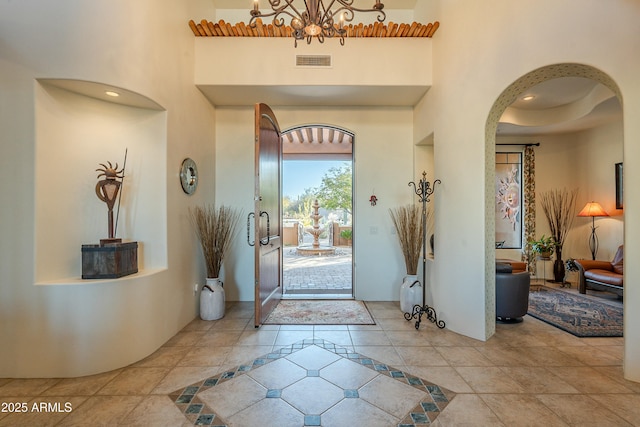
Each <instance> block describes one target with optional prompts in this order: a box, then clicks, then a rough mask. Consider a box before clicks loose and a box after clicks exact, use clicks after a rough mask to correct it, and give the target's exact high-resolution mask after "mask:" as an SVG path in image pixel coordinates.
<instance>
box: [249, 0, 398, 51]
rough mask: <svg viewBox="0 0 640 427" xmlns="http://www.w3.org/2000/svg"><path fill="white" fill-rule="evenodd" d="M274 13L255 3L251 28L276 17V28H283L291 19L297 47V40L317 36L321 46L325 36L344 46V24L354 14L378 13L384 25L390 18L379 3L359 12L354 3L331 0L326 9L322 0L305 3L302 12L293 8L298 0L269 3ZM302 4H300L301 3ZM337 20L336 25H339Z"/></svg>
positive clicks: (309, 42)
mask: <svg viewBox="0 0 640 427" xmlns="http://www.w3.org/2000/svg"><path fill="white" fill-rule="evenodd" d="M268 1H269V5H270V6H271V11H269V12H267V13H262V12H261V11H260V8H259V4H258V0H254V2H253V10H251V20H250V21H249V25H250V26H251V27H255V26H256V20H257V19H258V18H268V17H272V16H273V25H275V26H277V27H282V26H284V25H286V23H285V19H288V18H287V17H289V18H291V21H290V25H291V29H292V33H291V35H292V36H293V38H294V40H295V46H296V47H298V40H305V39H306V40H307V44H311V40H312V39H313V38H314V37H315V38H317V39H318V41H319V42H320V43H324V39H325V37H327V38H332V37H339V38H340V44H341V45H342V46H344V36H345V35H346V34H347V30H346V29H345V28H344V27H345V24H347V23H349V22H351V21H353V18H354V17H355V12H376V13H377V14H378V16H377V19H378V22H384V20H385V18H386V17H387V15H386V14H385V13H384V11H383V9H384V4H382V2H381V1H380V0H376V2H375V4H374V5H373V7H372V8H371V9H359V8H356V7H354V6H353V1H354V0H328V6H325V4H324V1H323V0H304V6H305V9H304V10H301V9H299V8H296V6H294V1H295V0H268ZM299 4H300V5H301V3H299ZM336 21H337V22H336Z"/></svg>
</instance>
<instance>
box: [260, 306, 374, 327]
mask: <svg viewBox="0 0 640 427" xmlns="http://www.w3.org/2000/svg"><path fill="white" fill-rule="evenodd" d="M264 323H265V324H267V325H375V324H376V323H375V322H374V321H373V318H372V317H371V313H369V309H367V306H366V305H365V304H364V302H362V301H353V300H282V301H280V302H279V303H278V305H277V306H276V308H275V309H274V310H273V311H272V312H271V314H270V315H269V317H267V320H266V321H265V322H264Z"/></svg>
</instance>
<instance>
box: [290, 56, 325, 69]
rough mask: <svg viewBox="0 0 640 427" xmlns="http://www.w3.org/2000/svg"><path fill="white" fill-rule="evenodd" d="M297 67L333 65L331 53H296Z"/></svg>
mask: <svg viewBox="0 0 640 427" xmlns="http://www.w3.org/2000/svg"><path fill="white" fill-rule="evenodd" d="M296 67H331V55H296Z"/></svg>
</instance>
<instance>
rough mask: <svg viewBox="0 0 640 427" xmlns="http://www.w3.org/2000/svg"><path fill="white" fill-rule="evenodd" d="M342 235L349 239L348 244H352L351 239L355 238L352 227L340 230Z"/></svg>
mask: <svg viewBox="0 0 640 427" xmlns="http://www.w3.org/2000/svg"><path fill="white" fill-rule="evenodd" d="M340 237H342V238H343V239H344V240H346V241H347V245H349V246H351V240H353V230H351V229H350V228H347V229H344V230H342V231H341V232H340Z"/></svg>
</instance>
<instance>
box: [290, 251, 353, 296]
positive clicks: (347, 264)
mask: <svg viewBox="0 0 640 427" xmlns="http://www.w3.org/2000/svg"><path fill="white" fill-rule="evenodd" d="M351 260H352V251H351V248H349V247H337V248H336V253H335V254H334V255H322V256H318V255H312V256H302V255H298V254H297V252H296V248H295V247H286V248H285V249H284V253H283V273H282V275H283V289H284V296H285V297H294V298H295V297H298V298H299V297H301V296H303V295H304V297H321V298H333V297H335V298H345V297H349V298H350V297H351V296H352V295H353V291H352V289H353V286H352V261H351Z"/></svg>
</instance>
